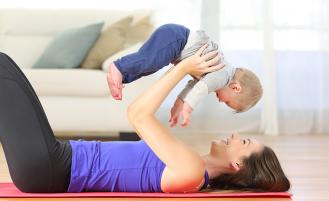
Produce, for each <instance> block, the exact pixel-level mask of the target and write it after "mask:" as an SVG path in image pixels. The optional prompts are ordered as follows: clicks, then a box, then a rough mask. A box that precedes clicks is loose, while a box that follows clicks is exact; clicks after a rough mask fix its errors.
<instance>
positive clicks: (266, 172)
mask: <svg viewBox="0 0 329 201" xmlns="http://www.w3.org/2000/svg"><path fill="white" fill-rule="evenodd" d="M209 184H210V188H212V189H235V190H249V191H250V190H251V191H270V192H282V191H287V190H289V189H290V182H289V180H288V178H287V177H286V175H285V174H284V172H283V170H282V168H281V165H280V162H279V160H278V158H277V157H276V155H275V153H274V151H273V150H272V149H271V148H269V147H267V146H264V149H263V150H262V151H261V152H260V153H255V154H252V155H251V156H250V157H248V158H245V159H244V160H243V166H242V167H241V169H240V170H239V171H238V172H237V173H232V174H222V175H220V176H218V177H216V178H214V179H211V180H210V182H209Z"/></svg>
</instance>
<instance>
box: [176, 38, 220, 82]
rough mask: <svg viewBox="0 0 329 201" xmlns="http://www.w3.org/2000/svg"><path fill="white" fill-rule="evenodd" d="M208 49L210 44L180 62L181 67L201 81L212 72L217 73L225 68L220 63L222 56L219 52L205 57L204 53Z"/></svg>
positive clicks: (213, 52)
mask: <svg viewBox="0 0 329 201" xmlns="http://www.w3.org/2000/svg"><path fill="white" fill-rule="evenodd" d="M207 47H208V44H205V45H204V46H202V47H201V48H200V49H199V50H198V51H197V52H196V53H195V54H194V55H193V56H190V57H188V58H186V59H184V60H183V61H181V62H180V66H181V67H182V68H184V70H185V72H186V73H188V74H190V75H191V76H193V77H195V78H197V79H201V77H202V76H203V75H204V74H206V73H210V72H214V71H217V70H219V69H221V68H223V67H224V64H222V63H219V61H220V55H219V54H218V51H211V52H208V53H207V54H205V55H202V52H203V51H204V50H205V49H206V48H207Z"/></svg>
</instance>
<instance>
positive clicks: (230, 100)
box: [215, 86, 239, 111]
mask: <svg viewBox="0 0 329 201" xmlns="http://www.w3.org/2000/svg"><path fill="white" fill-rule="evenodd" d="M215 93H216V96H217V98H218V100H219V102H223V103H225V104H226V105H227V106H228V107H230V108H232V109H233V110H236V111H238V110H239V105H238V104H237V103H236V101H235V97H236V95H237V93H236V92H235V91H234V89H232V88H230V87H228V86H226V87H224V88H221V89H218V90H217V91H215Z"/></svg>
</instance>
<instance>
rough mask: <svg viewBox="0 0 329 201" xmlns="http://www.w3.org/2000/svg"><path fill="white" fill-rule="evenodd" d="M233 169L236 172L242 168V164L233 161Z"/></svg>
mask: <svg viewBox="0 0 329 201" xmlns="http://www.w3.org/2000/svg"><path fill="white" fill-rule="evenodd" d="M231 169H232V170H233V171H234V172H238V171H239V170H240V164H239V163H236V162H231Z"/></svg>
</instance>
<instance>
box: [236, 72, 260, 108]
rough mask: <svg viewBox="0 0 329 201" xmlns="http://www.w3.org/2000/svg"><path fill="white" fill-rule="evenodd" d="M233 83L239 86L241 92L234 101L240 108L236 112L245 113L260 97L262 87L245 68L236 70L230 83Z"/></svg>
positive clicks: (254, 76)
mask: <svg viewBox="0 0 329 201" xmlns="http://www.w3.org/2000/svg"><path fill="white" fill-rule="evenodd" d="M234 81H235V82H238V83H239V84H240V85H241V92H240V93H239V96H238V97H237V99H236V101H237V103H238V105H239V106H240V108H238V109H237V110H236V112H237V113H240V112H245V111H247V110H249V109H250V108H252V107H253V106H254V105H256V103H257V102H258V101H259V100H260V98H261V97H262V95H263V88H262V85H261V83H260V81H259V79H258V77H257V76H256V75H255V73H253V72H251V71H250V70H248V69H246V68H236V71H235V74H234V76H233V79H232V81H231V82H234Z"/></svg>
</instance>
